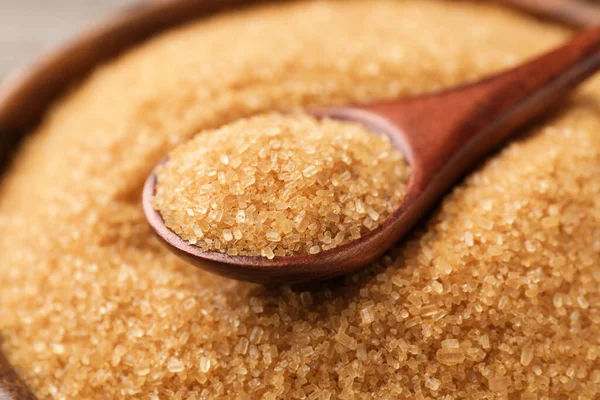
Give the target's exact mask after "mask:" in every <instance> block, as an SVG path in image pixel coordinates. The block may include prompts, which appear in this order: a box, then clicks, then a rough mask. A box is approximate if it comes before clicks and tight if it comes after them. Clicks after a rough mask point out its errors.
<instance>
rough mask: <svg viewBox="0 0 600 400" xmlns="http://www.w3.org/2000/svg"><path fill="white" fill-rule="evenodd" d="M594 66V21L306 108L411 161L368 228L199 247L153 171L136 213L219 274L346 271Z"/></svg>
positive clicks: (369, 257) (388, 242) (597, 33)
mask: <svg viewBox="0 0 600 400" xmlns="http://www.w3.org/2000/svg"><path fill="white" fill-rule="evenodd" d="M598 68H600V28H591V29H589V30H587V31H585V32H583V33H581V34H580V35H578V36H577V37H576V38H574V39H573V40H571V41H570V42H569V43H567V44H565V45H563V46H562V47H560V48H558V49H556V50H553V51H551V52H549V53H546V54H545V55H542V56H541V57H538V58H536V59H534V60H533V61H530V62H528V63H525V64H523V65H521V66H519V67H516V68H514V69H511V70H509V71H506V72H503V73H500V74H498V75H495V76H492V77H489V78H487V79H484V80H482V81H479V82H477V83H472V84H468V85H464V86H460V87H457V88H454V89H450V90H446V91H443V92H440V93H434V94H427V95H423V96H418V97H412V98H405V99H399V100H396V101H390V102H384V103H377V104H368V105H361V106H348V107H344V106H337V107H327V108H319V109H316V110H312V111H309V112H311V113H312V114H313V115H314V116H316V117H319V118H324V117H327V118H334V119H340V120H346V121H355V122H359V123H362V124H363V125H365V127H366V128H368V129H369V130H370V131H372V132H374V133H378V134H385V135H388V136H389V137H390V140H391V142H392V144H393V145H394V147H396V148H397V149H399V150H401V151H402V152H403V153H404V154H405V157H406V159H407V162H408V163H409V165H410V166H411V177H410V179H409V182H408V186H407V192H406V195H405V197H404V198H403V200H402V202H401V203H400V204H399V205H398V207H397V209H396V210H395V211H394V212H392V214H390V215H389V216H388V217H387V218H386V219H385V220H384V221H383V222H382V223H381V225H379V226H378V227H377V228H376V229H374V230H373V231H371V232H368V233H366V234H365V235H363V236H361V237H360V238H359V239H357V240H354V241H352V242H349V243H347V244H345V245H342V246H339V247H336V248H334V249H331V250H327V251H323V252H320V253H318V254H299V255H292V256H284V257H275V258H273V259H268V258H265V257H259V256H230V255H227V254H225V253H220V252H215V251H204V250H202V249H201V248H200V247H197V246H194V245H191V244H189V243H188V242H186V241H184V240H183V239H181V238H180V237H179V236H177V234H175V233H174V232H173V231H171V230H170V229H169V228H168V227H166V225H165V223H164V221H163V219H162V217H161V215H160V213H159V212H158V211H156V210H155V209H154V208H153V206H152V198H153V197H154V193H155V185H156V174H155V172H154V171H153V172H152V173H151V174H150V176H149V177H148V179H147V181H146V183H145V185H144V190H143V199H142V202H143V208H144V213H145V215H146V218H147V220H148V222H149V224H150V226H151V227H152V229H153V230H154V231H155V232H156V233H157V235H158V236H159V238H160V239H161V240H162V241H163V242H164V243H165V244H166V245H167V246H168V247H169V248H170V249H171V250H172V251H173V252H174V253H175V254H177V255H179V256H180V257H182V258H184V259H185V260H187V261H188V262H190V263H191V264H193V265H196V266H198V267H201V268H203V269H206V270H208V271H211V272H214V273H217V274H220V275H224V276H227V277H231V278H235V279H240V280H246V281H252V282H260V283H299V282H306V281H311V280H321V279H327V278H331V277H334V276H338V275H342V274H347V273H349V272H352V271H354V270H356V269H358V268H361V267H363V266H365V265H366V264H368V263H369V262H370V261H373V260H374V259H376V258H377V257H379V256H380V255H381V254H383V253H384V252H385V251H386V250H388V249H389V248H390V247H391V246H392V245H393V244H394V243H396V242H397V241H398V240H399V239H401V238H402V237H403V236H404V235H405V234H406V233H407V232H408V231H409V230H410V229H411V228H412V227H413V226H414V225H415V224H416V223H417V222H418V221H419V219H420V218H421V217H422V216H424V215H425V214H426V213H427V212H428V211H429V210H430V209H431V208H432V207H433V206H434V205H435V204H436V203H437V201H438V200H439V198H440V197H441V196H442V195H443V194H444V193H445V192H446V191H447V190H448V189H449V188H451V187H452V185H454V184H455V183H456V182H457V181H458V180H459V179H460V178H461V177H462V176H463V175H464V174H465V173H466V172H467V171H468V170H469V168H472V166H473V165H475V164H476V163H477V162H478V161H480V160H481V159H482V158H483V157H484V156H485V155H486V154H488V153H490V152H491V151H492V150H494V149H496V148H498V147H499V146H500V145H501V144H502V143H504V142H506V141H507V140H508V139H509V138H510V137H512V136H515V135H517V134H518V133H519V132H520V130H519V129H520V128H522V127H524V126H525V125H527V124H530V123H532V122H534V121H535V120H536V119H537V118H539V117H541V116H542V115H544V113H545V112H546V111H547V110H548V109H549V108H550V107H551V106H552V105H554V104H556V103H557V102H558V101H559V100H560V99H562V98H564V96H565V95H566V94H568V93H569V92H570V91H572V90H573V89H574V88H575V87H577V86H578V84H580V83H581V82H582V81H584V80H585V79H586V78H588V77H589V76H591V75H592V74H593V73H595V72H596V71H597V70H598ZM164 161H165V160H163V162H164Z"/></svg>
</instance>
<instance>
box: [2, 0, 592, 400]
mask: <svg viewBox="0 0 600 400" xmlns="http://www.w3.org/2000/svg"><path fill="white" fill-rule="evenodd" d="M262 1H263V0H156V1H152V2H146V3H143V4H140V5H138V6H136V7H132V8H129V9H126V10H124V11H122V12H121V13H119V14H117V15H115V16H113V17H112V18H110V19H109V20H107V21H104V22H103V23H101V24H99V25H97V26H95V27H94V28H92V29H90V30H88V31H87V32H84V33H83V34H82V35H80V36H79V37H78V38H76V39H75V40H73V41H71V42H70V43H67V44H66V45H64V46H62V47H61V48H59V49H57V50H55V51H54V52H51V53H49V54H46V55H44V56H42V57H40V58H39V59H38V60H37V61H35V62H34V63H32V64H31V65H29V66H28V67H26V68H24V69H23V70H21V71H18V72H17V73H15V74H13V75H12V76H10V77H9V78H8V79H7V80H5V81H4V82H3V83H2V85H1V86H0V171H1V170H2V169H3V168H4V167H6V163H7V160H8V159H9V158H10V156H11V154H13V153H14V151H15V149H16V146H17V145H18V143H19V142H20V141H21V139H23V137H24V136H25V135H26V134H27V133H28V132H29V131H31V130H32V129H33V128H34V127H35V126H36V124H38V123H39V121H40V120H41V119H42V118H43V116H44V114H45V112H46V110H47V109H48V107H49V106H50V105H51V104H52V103H53V102H54V101H55V100H56V99H57V98H59V97H60V96H61V95H62V94H63V92H64V91H65V90H67V89H68V88H70V87H71V86H72V85H74V84H75V83H76V82H77V81H79V80H81V79H82V78H84V77H85V76H86V75H87V74H88V73H89V72H90V71H91V70H93V69H94V67H95V66H97V65H99V64H101V63H102V62H104V61H106V60H109V59H111V58H113V57H115V56H116V55H117V54H119V53H120V52H122V51H124V50H125V49H127V48H129V47H131V46H134V45H135V44H137V43H140V42H141V41H143V40H144V39H146V38H148V37H150V36H152V35H155V34H156V33H158V32H161V31H164V30H166V29H168V28H171V27H173V26H177V25H180V24H182V23H185V22H186V21H190V20H193V19H197V18H200V17H202V16H207V15H210V14H214V13H216V12H218V11H222V10H224V9H227V8H233V7H238V8H239V7H242V6H246V5H250V4H254V3H259V2H262ZM491 1H493V0H491ZM496 2H499V3H503V4H508V5H510V6H512V7H516V8H519V9H521V10H523V11H525V12H528V13H532V14H534V15H536V16H538V17H540V18H544V19H549V20H552V21H555V22H560V23H563V24H566V25H569V26H571V27H575V28H583V27H587V26H591V25H595V24H596V22H600V8H599V7H598V6H594V5H591V4H587V3H584V2H583V1H580V0H496ZM0 340H1V338H0ZM9 399H10V400H13V399H19V400H25V399H27V400H30V399H35V396H34V395H33V394H32V393H31V392H30V391H29V390H28V389H27V387H26V386H25V385H24V384H23V383H22V382H21V381H20V380H19V378H18V376H17V374H16V373H15V372H14V370H13V369H12V367H11V366H10V365H9V363H8V361H7V360H6V359H5V358H4V357H3V356H2V354H0V400H9Z"/></svg>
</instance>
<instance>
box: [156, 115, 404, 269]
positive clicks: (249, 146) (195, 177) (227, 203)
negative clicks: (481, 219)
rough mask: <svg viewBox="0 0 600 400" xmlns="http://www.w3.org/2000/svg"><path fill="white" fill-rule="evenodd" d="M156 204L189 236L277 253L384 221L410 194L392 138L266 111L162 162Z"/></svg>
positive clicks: (330, 241)
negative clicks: (266, 112)
mask: <svg viewBox="0 0 600 400" xmlns="http://www.w3.org/2000/svg"><path fill="white" fill-rule="evenodd" d="M156 175H157V184H156V194H155V196H154V198H153V205H154V207H155V208H156V209H157V210H158V211H159V212H160V214H161V216H162V218H163V220H164V221H165V224H166V226H167V227H169V228H170V229H171V230H173V231H174V232H175V233H176V234H177V235H179V236H180V237H181V238H183V239H184V240H186V241H188V242H189V243H190V244H193V245H196V246H199V247H201V248H202V249H203V250H206V251H218V252H222V253H227V254H229V255H232V256H237V255H249V256H263V257H267V258H269V259H272V258H273V257H275V256H276V255H277V256H289V255H293V254H302V253H304V254H317V253H320V252H321V251H326V250H330V249H333V248H335V247H337V246H340V245H343V244H346V243H348V242H350V241H352V240H356V239H358V238H360V237H361V236H362V235H363V234H364V233H366V232H370V231H372V230H374V229H376V228H377V227H378V226H379V224H380V223H381V222H382V221H383V220H385V218H386V217H387V216H388V215H389V214H390V213H391V212H392V211H394V210H395V209H396V208H397V207H398V205H399V204H400V201H401V199H402V198H403V197H404V194H405V193H406V185H407V182H408V177H409V168H408V165H407V164H406V161H405V160H404V155H403V154H402V152H401V151H399V150H396V149H394V147H393V146H392V143H391V142H390V139H389V138H388V137H387V136H385V135H378V134H376V133H373V132H369V131H367V129H366V128H365V127H364V126H362V125H361V124H359V123H351V122H347V121H340V120H332V119H321V120H318V119H316V118H314V117H311V116H309V115H306V114H296V115H281V114H267V115H261V116H255V117H253V118H249V119H241V120H239V121H236V122H234V123H232V124H230V125H226V126H224V127H222V128H220V129H218V130H213V131H209V132H201V133H199V134H198V135H197V136H195V137H194V138H193V139H192V140H190V141H189V142H186V143H183V144H182V145H180V146H178V147H177V148H176V149H174V150H173V151H172V152H171V153H170V154H169V159H168V161H167V162H166V163H164V164H162V165H160V166H159V167H158V168H157V172H156Z"/></svg>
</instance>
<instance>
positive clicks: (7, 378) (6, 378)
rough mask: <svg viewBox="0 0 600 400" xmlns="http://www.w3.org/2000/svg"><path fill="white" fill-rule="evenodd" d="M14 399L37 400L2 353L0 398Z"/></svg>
mask: <svg viewBox="0 0 600 400" xmlns="http://www.w3.org/2000/svg"><path fill="white" fill-rule="evenodd" d="M13 399H18V400H35V396H34V395H33V393H32V392H31V391H30V390H29V388H28V387H27V386H26V385H25V384H24V383H23V381H22V380H21V379H19V377H18V376H17V374H16V372H15V371H14V370H13V369H12V367H11V365H10V364H9V363H8V361H7V360H6V358H4V356H3V355H2V353H0V400H13Z"/></svg>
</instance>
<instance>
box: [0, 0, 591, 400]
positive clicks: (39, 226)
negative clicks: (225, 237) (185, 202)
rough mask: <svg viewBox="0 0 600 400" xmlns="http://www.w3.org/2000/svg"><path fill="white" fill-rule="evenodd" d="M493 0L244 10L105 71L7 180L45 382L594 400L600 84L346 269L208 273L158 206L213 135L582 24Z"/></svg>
mask: <svg viewBox="0 0 600 400" xmlns="http://www.w3.org/2000/svg"><path fill="white" fill-rule="evenodd" d="M490 3H491V2H476V3H468V2H455V1H448V2H442V1H432V0H403V1H391V0H390V1H388V0H372V1H364V2H363V1H353V0H344V1H319V2H304V3H302V2H300V3H296V2H293V3H285V4H283V3H279V4H277V5H274V6H261V7H259V8H248V9H247V10H245V11H240V12H235V13H230V14H224V15H221V16H217V17H214V18H210V19H206V20H199V21H197V22H193V23H191V24H189V25H186V26H182V27H181V28H177V29H175V30H172V31H170V32H167V33H165V34H163V35H161V36H159V37H157V38H155V39H151V40H149V41H147V42H146V43H144V44H142V45H140V46H139V47H137V48H135V49H133V50H131V51H129V52H127V53H126V54H124V55H122V56H120V57H119V58H117V59H115V60H114V61H112V62H110V63H108V64H107V65H105V66H102V67H100V68H98V69H97V70H96V71H95V72H94V73H93V74H92V75H91V76H90V77H88V78H87V79H85V80H84V81H83V82H82V83H81V85H80V86H79V87H78V88H76V89H75V90H73V91H72V92H71V93H70V94H69V95H68V96H66V97H65V98H64V99H62V101H61V102H60V103H58V104H56V105H55V107H54V109H53V110H52V111H51V112H50V113H49V114H48V116H47V117H46V118H45V120H44V122H43V123H42V124H41V126H40V127H39V128H38V129H37V130H36V131H35V132H33V133H32V135H31V136H30V138H29V139H28V141H27V142H26V143H25V144H24V145H23V147H22V148H21V150H20V151H19V152H18V154H16V157H15V160H14V163H13V165H12V168H11V169H10V170H9V171H8V173H7V175H5V177H4V179H3V182H2V185H1V189H0V231H1V232H3V233H4V234H3V235H0V260H2V261H1V262H0V316H1V318H0V337H1V339H2V340H1V342H2V343H1V346H2V351H3V353H4V354H6V356H7V358H8V359H9V360H10V361H11V363H13V364H14V365H15V366H16V367H17V369H18V372H19V373H20V374H21V375H22V376H23V377H24V379H25V380H26V382H27V384H28V385H30V386H31V387H32V388H33V390H34V391H35V393H36V394H37V395H38V396H39V398H41V399H151V400H157V399H162V400H164V399H215V398H224V399H227V398H233V399H235V398H251V399H254V398H256V399H267V400H268V399H311V400H317V399H319V400H325V399H330V400H333V399H351V398H354V399H394V400H395V399H419V400H424V399H429V400H431V399H443V400H451V399H484V400H485V399H488V400H492V399H500V398H508V399H511V400H513V399H517V400H519V399H521V400H533V399H539V400H541V399H545V400H550V399H577V400H586V399H587V400H595V399H598V396H599V394H598V391H599V387H600V338H599V335H598V326H600V269H599V265H600V228H599V227H600V203H599V199H600V179H598V177H599V176H600V135H599V134H598V132H600V81H599V80H598V79H594V80H593V81H591V82H589V83H588V84H587V85H586V86H584V87H583V88H582V89H581V90H580V91H579V92H578V93H576V94H575V95H574V96H573V97H572V99H571V100H570V101H569V102H568V103H566V104H564V106H563V107H562V109H561V110H560V112H558V113H556V114H554V115H553V116H549V117H548V118H547V119H546V120H545V121H544V122H542V123H540V124H539V125H538V126H537V127H535V128H532V129H531V130H530V131H529V132H527V133H526V134H525V135H524V136H523V137H521V138H520V139H518V140H515V141H514V142H513V143H511V144H509V145H507V147H506V148H505V149H504V150H503V151H501V152H499V153H498V154H495V155H493V156H492V157H490V159H489V160H488V161H487V162H486V163H484V164H482V165H481V166H480V167H479V168H478V169H477V170H476V171H473V172H472V173H471V174H470V175H469V176H468V177H467V178H466V179H465V180H464V181H463V182H462V183H460V184H459V185H458V186H457V187H456V188H455V189H454V190H453V192H452V193H450V194H448V196H446V198H445V199H444V200H443V202H442V203H441V204H440V206H439V207H438V208H437V210H436V211H435V212H433V213H432V214H431V215H430V216H429V217H428V220H427V221H425V222H424V223H423V226H422V227H421V228H420V229H419V230H417V231H415V232H413V233H412V234H411V235H410V236H409V237H408V238H407V239H406V240H405V241H403V242H402V243H399V244H398V245H396V246H395V247H394V248H393V249H390V251H389V252H388V253H387V254H386V255H384V256H382V257H381V258H380V259H379V260H377V261H376V262H374V263H373V264H371V265H369V266H367V267H366V268H365V269H363V270H361V271H359V272H357V273H355V274H352V275H350V276H347V277H345V278H343V279H340V280H337V281H335V282H325V283H321V284H315V285H314V286H310V287H302V288H290V287H275V288H272V287H264V286H260V285H254V284H249V283H244V282H237V281H233V280H229V279H226V278H222V277H218V276H215V275H211V274H209V273H205V272H203V271H202V270H200V269H197V268H194V267H191V266H190V265H188V264H186V263H185V262H183V261H181V260H179V259H178V258H177V257H176V256H174V255H172V254H171V253H170V252H169V251H168V250H167V249H165V248H164V247H163V246H162V245H161V244H160V243H159V241H158V240H157V239H156V238H155V237H154V236H153V235H152V233H151V231H150V229H149V228H148V226H147V224H146V221H145V219H144V215H143V212H142V210H141V207H140V201H141V200H140V193H141V188H142V185H143V182H144V180H145V178H146V177H147V176H148V174H149V173H150V172H151V170H152V168H153V167H154V166H155V165H156V164H157V163H158V162H159V161H160V160H161V159H162V158H163V157H164V156H165V155H166V154H168V153H169V152H170V151H171V150H172V149H174V148H175V147H176V146H177V145H178V144H179V143H183V142H186V141H187V140H190V139H191V138H192V137H193V136H194V135H196V134H197V133H198V132H200V131H204V130H210V129H215V128H218V127H220V126H223V125H226V124H229V123H232V122H234V121H236V120H239V119H241V118H246V117H249V116H251V115H255V114H259V113H268V112H269V111H273V110H280V109H290V108H294V107H298V108H307V107H311V106H318V105H332V104H348V103H359V102H362V103H365V102H370V101H375V100H384V99H389V98H394V97H397V96H410V95H415V94H420V93H426V92H431V91H435V90H439V89H441V88H446V87H450V86H453V85H456V84H459V83H465V82H468V81H472V80H473V79H477V78H481V77H483V76H485V75H487V74H490V73H493V72H497V71H499V70H501V69H504V68H506V67H509V66H513V65H515V64H517V63H519V62H522V61H524V60H525V59H528V58H529V57H531V56H533V55H535V54H539V53H540V52H542V51H544V50H547V49H549V48H551V47H553V46H555V45H557V44H559V43H561V42H562V41H564V40H565V39H566V38H568V36H569V31H567V30H565V29H563V28H561V27H559V26H556V25H552V24H549V23H544V22H540V21H538V20H536V19H533V18H530V17H527V16H524V15H522V14H518V13H516V12H514V11H509V10H505V9H502V8H500V7H498V6H495V5H491V4H490ZM231 231H232V232H231V234H232V235H233V236H234V238H235V235H236V233H235V232H234V231H233V229H231ZM457 346H458V347H457ZM441 350H443V351H441ZM461 354H462V355H461ZM449 356H452V357H449ZM446 360H451V361H452V362H450V363H449V362H445V361H446ZM458 361H461V362H458Z"/></svg>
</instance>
